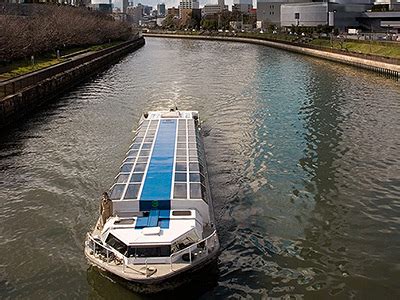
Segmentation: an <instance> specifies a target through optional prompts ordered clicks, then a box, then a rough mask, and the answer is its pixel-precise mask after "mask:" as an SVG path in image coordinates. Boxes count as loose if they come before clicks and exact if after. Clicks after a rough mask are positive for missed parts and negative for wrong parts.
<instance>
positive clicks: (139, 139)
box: [133, 137, 143, 143]
mask: <svg viewBox="0 0 400 300" xmlns="http://www.w3.org/2000/svg"><path fill="white" fill-rule="evenodd" d="M133 141H134V142H135V143H141V142H142V141H143V138H142V137H136V138H134V139H133Z"/></svg>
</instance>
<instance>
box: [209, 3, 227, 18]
mask: <svg viewBox="0 0 400 300" xmlns="http://www.w3.org/2000/svg"><path fill="white" fill-rule="evenodd" d="M227 10H228V5H223V6H222V7H221V6H220V4H206V5H204V7H203V15H205V16H210V15H214V14H218V13H221V12H222V11H227Z"/></svg>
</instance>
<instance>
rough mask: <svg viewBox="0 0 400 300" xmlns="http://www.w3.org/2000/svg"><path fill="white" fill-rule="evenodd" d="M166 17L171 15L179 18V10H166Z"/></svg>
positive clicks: (170, 8)
mask: <svg viewBox="0 0 400 300" xmlns="http://www.w3.org/2000/svg"><path fill="white" fill-rule="evenodd" d="M167 15H171V16H174V17H179V8H176V7H169V8H168V9H167Z"/></svg>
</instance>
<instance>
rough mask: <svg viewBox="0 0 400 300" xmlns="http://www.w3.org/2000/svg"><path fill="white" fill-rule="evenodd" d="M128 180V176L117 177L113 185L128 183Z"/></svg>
mask: <svg viewBox="0 0 400 300" xmlns="http://www.w3.org/2000/svg"><path fill="white" fill-rule="evenodd" d="M128 178H129V175H128V174H126V175H125V174H121V175H118V177H117V179H115V183H125V182H127V181H128Z"/></svg>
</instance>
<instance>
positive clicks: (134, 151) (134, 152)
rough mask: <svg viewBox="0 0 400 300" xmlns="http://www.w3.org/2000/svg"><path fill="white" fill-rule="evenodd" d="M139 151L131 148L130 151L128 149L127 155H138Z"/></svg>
mask: <svg viewBox="0 0 400 300" xmlns="http://www.w3.org/2000/svg"><path fill="white" fill-rule="evenodd" d="M138 152H139V151H137V150H130V151H128V153H127V156H131V157H136V155H137V154H138Z"/></svg>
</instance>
